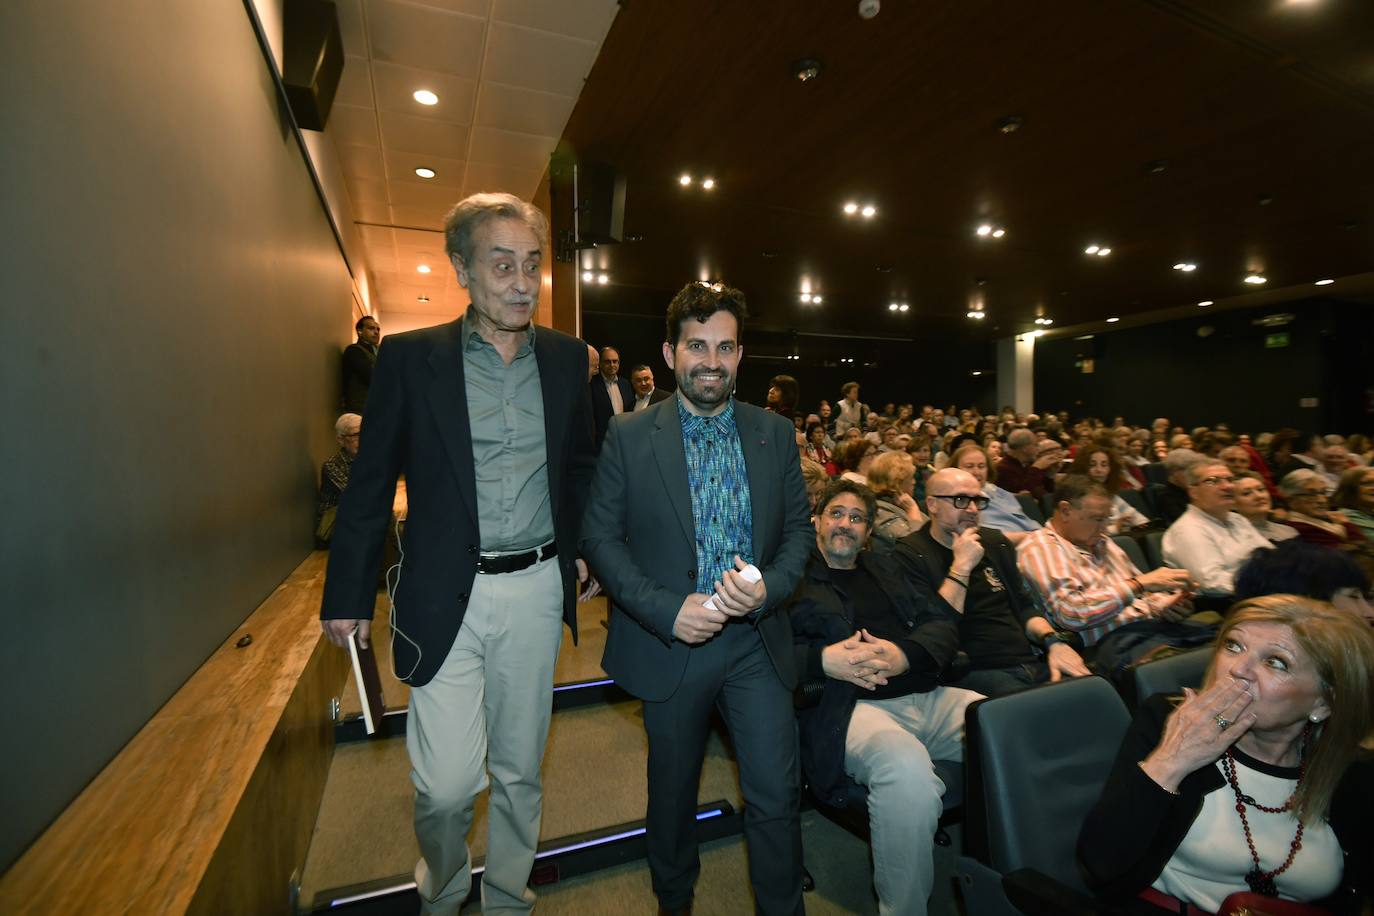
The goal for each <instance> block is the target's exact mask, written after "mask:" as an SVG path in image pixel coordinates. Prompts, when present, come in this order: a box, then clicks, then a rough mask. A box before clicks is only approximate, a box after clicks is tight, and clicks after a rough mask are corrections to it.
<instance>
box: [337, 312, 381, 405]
mask: <svg viewBox="0 0 1374 916" xmlns="http://www.w3.org/2000/svg"><path fill="white" fill-rule="evenodd" d="M353 330H354V331H355V332H357V335H358V340H357V342H356V343H351V344H349V345H348V346H347V347H344V352H343V412H344V413H356V414H359V415H361V414H362V412H363V408H364V407H366V406H367V390H368V388H370V387H371V386H372V370H373V368H374V367H375V366H376V365H377V345H378V344H379V343H380V341H381V339H382V326H381V325H380V324H378V323H377V319H376V318H373V317H372V316H371V315H364V316H363V317H361V318H359V319H358V321H357V323H356V324H354V325H353Z"/></svg>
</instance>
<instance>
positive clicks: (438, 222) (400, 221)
mask: <svg viewBox="0 0 1374 916" xmlns="http://www.w3.org/2000/svg"><path fill="white" fill-rule="evenodd" d="M450 209H452V206H451V205H450V206H448V207H420V206H413V205H398V206H394V207H392V208H391V221H392V223H394V224H395V225H397V226H413V227H415V228H417V229H442V228H444V215H445V214H447V213H448V211H449V210H450Z"/></svg>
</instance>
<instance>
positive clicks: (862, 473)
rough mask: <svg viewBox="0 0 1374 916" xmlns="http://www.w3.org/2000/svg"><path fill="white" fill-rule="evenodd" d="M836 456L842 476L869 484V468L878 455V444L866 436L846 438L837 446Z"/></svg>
mask: <svg viewBox="0 0 1374 916" xmlns="http://www.w3.org/2000/svg"><path fill="white" fill-rule="evenodd" d="M834 456H835V465H836V466H837V467H838V468H839V469H840V476H841V477H843V478H844V479H845V480H852V481H854V482H855V483H861V484H863V485H864V486H868V468H869V466H870V465H872V464H873V459H874V458H876V457H877V456H878V446H876V445H874V444H873V443H872V442H869V441H868V440H867V439H864V438H855V439H846V440H845V441H844V442H841V443H840V444H839V445H837V446H835V451H834Z"/></svg>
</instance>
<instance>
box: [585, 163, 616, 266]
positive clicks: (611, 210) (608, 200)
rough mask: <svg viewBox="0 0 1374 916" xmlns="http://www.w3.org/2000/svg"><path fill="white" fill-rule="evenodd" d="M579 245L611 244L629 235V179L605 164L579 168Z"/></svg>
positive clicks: (587, 165)
mask: <svg viewBox="0 0 1374 916" xmlns="http://www.w3.org/2000/svg"><path fill="white" fill-rule="evenodd" d="M577 198H578V200H577V243H578V247H579V248H582V247H587V246H589V245H592V244H596V245H609V244H611V243H614V242H619V241H620V240H621V239H622V238H623V237H624V235H625V176H624V175H621V174H620V173H619V172H618V171H616V169H615V167H614V166H611V165H607V164H606V163H604V162H583V163H581V164H579V165H578V167H577Z"/></svg>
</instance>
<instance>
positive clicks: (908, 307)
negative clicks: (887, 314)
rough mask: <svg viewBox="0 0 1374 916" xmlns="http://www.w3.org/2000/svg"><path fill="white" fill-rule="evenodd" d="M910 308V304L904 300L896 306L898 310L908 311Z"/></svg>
mask: <svg viewBox="0 0 1374 916" xmlns="http://www.w3.org/2000/svg"><path fill="white" fill-rule="evenodd" d="M910 309H911V306H909V305H907V304H906V303H905V302H903V303H902V304H901V305H899V306H897V311H899V312H905V311H909V310H910Z"/></svg>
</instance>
